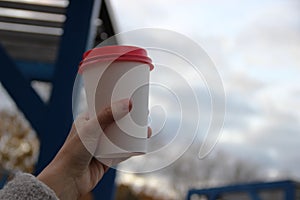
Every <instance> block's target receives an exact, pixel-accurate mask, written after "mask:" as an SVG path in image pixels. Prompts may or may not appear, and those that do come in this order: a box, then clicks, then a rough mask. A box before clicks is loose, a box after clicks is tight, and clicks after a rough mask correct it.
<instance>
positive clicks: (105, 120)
mask: <svg viewBox="0 0 300 200" xmlns="http://www.w3.org/2000/svg"><path fill="white" fill-rule="evenodd" d="M131 108H132V103H131V101H130V100H129V99H123V100H120V101H117V102H115V103H113V104H112V106H109V107H106V108H105V109H104V110H102V111H101V112H100V114H99V115H98V116H97V120H98V122H99V124H100V126H101V128H102V130H104V129H105V128H106V127H107V126H108V125H110V124H111V123H113V122H114V121H116V120H119V119H121V118H122V117H124V116H125V115H126V114H128V113H129V112H130V110H131Z"/></svg>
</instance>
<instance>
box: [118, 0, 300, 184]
mask: <svg viewBox="0 0 300 200" xmlns="http://www.w3.org/2000/svg"><path fill="white" fill-rule="evenodd" d="M299 6H300V4H299V3H298V2H297V1H293V0H272V1H271V0H263V1H261V0H259V1H258V0H255V1H238V0H230V1H226V2H224V1H218V0H213V1H208V0H189V1H182V0H172V1H167V0H166V1H159V0H154V1H139V0H128V1H121V0H113V1H112V9H113V11H114V20H115V22H116V24H117V26H116V28H117V31H118V32H124V31H131V30H133V29H139V28H145V27H147V28H164V29H169V30H172V31H176V32H179V33H182V34H184V35H186V36H187V37H189V38H191V39H193V40H194V41H196V42H197V43H198V44H199V45H200V46H201V47H203V48H204V49H205V50H206V52H207V53H208V55H209V56H210V57H211V59H212V60H213V61H214V62H215V64H216V67H217V69H218V71H219V73H220V75H221V77H222V79H223V84H224V88H225V93H226V119H225V125H224V129H223V131H222V136H221V138H220V140H219V142H218V144H217V146H216V149H221V150H224V151H227V152H229V153H230V154H231V155H233V156H237V157H241V158H243V157H245V156H247V157H248V158H249V160H252V161H253V162H259V163H261V164H262V165H263V166H264V168H265V170H267V171H268V172H269V173H270V174H269V175H270V176H276V174H277V172H283V171H284V172H288V173H290V174H293V177H294V178H298V179H299V178H300V170H299V168H298V167H297V166H299V164H300V154H299V153H298V149H299V144H300V142H299V139H300V125H299V119H300V112H299V109H300V102H299V100H300V86H299V83H300V79H299V76H300V61H299V57H300V36H299V35H300V16H299V15H300V14H299V9H300V7H299ZM164 39H165V40H168V38H164ZM172 42H176V41H172ZM183 48H184V47H183ZM161 76H163V77H164V78H165V79H167V78H168V75H167V74H163V75H161Z"/></svg>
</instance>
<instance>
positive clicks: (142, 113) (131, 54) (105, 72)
mask: <svg viewBox="0 0 300 200" xmlns="http://www.w3.org/2000/svg"><path fill="white" fill-rule="evenodd" d="M151 69H153V65H152V64H151V59H150V58H149V57H148V56H147V52H146V51H145V50H144V49H142V48H138V47H133V46H106V47H101V48H95V49H93V50H90V51H88V52H87V53H85V54H84V59H83V61H82V62H81V64H80V68H79V72H80V73H81V74H82V75H83V80H84V87H85V92H86V98H87V104H88V110H89V115H90V117H96V115H97V113H99V112H100V111H101V110H103V109H104V108H105V107H107V106H110V105H112V103H114V102H116V101H119V100H121V99H131V101H132V105H133V107H132V109H131V111H130V113H129V114H127V115H126V116H125V117H124V118H122V119H120V120H117V121H116V122H115V123H114V124H113V125H111V126H109V127H107V128H106V129H105V134H104V133H103V132H101V128H100V126H99V138H97V139H96V140H97V141H90V138H82V137H81V139H82V141H83V143H84V145H85V146H86V147H87V149H88V150H89V151H90V152H91V153H93V155H94V156H95V157H96V158H98V159H101V160H107V161H111V160H110V159H112V158H114V159H115V158H119V159H122V158H125V157H129V156H133V155H140V154H144V153H146V152H147V143H146V140H147V134H148V133H147V132H148V126H147V124H148V97H149V74H150V70H151ZM92 142H96V144H97V145H96V146H95V145H90V144H91V143H92ZM94 144H95V143H94ZM105 164H107V163H105ZM110 164H113V163H110Z"/></svg>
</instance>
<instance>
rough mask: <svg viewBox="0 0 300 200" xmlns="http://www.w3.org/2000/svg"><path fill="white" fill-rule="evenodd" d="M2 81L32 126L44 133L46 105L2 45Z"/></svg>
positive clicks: (0, 47) (0, 61)
mask: <svg viewBox="0 0 300 200" xmlns="http://www.w3.org/2000/svg"><path fill="white" fill-rule="evenodd" d="M0 81H1V83H2V85H3V86H4V88H5V89H6V91H7V92H8V94H9V95H10V96H11V97H12V99H14V101H15V103H16V105H17V106H18V108H19V109H20V110H21V111H22V112H23V114H24V115H25V117H26V118H27V119H29V121H30V123H31V126H32V127H33V128H34V129H35V130H36V131H37V132H38V133H42V131H43V128H42V127H41V117H42V116H43V115H44V113H45V111H46V106H45V104H44V102H43V101H42V100H41V98H40V97H39V96H38V94H37V93H36V92H35V90H34V89H33V88H32V87H31V84H30V81H29V80H28V79H26V78H25V77H24V76H23V74H22V73H21V72H20V71H19V69H18V67H17V66H16V64H15V63H14V61H13V60H12V59H11V58H10V57H9V55H8V54H7V53H6V51H5V50H4V49H3V47H2V46H1V45H0Z"/></svg>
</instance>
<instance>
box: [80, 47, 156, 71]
mask: <svg viewBox="0 0 300 200" xmlns="http://www.w3.org/2000/svg"><path fill="white" fill-rule="evenodd" d="M105 61H112V62H113V61H136V62H142V63H146V64H148V65H149V67H150V70H152V69H153V68H154V66H153V64H152V60H151V59H150V58H149V57H148V55H147V51H146V50H145V49H142V48H140V47H135V46H117V45H116V46H104V47H99V48H94V49H91V50H89V51H87V52H85V53H84V54H83V59H82V61H81V62H80V65H79V70H78V71H79V73H82V71H83V70H84V69H85V68H86V67H88V65H89V64H91V63H95V62H105Z"/></svg>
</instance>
